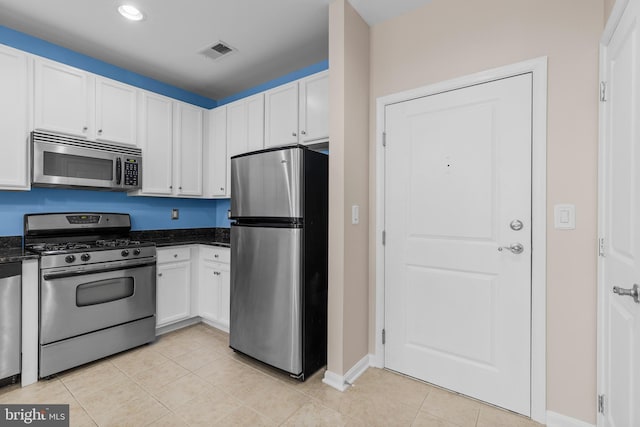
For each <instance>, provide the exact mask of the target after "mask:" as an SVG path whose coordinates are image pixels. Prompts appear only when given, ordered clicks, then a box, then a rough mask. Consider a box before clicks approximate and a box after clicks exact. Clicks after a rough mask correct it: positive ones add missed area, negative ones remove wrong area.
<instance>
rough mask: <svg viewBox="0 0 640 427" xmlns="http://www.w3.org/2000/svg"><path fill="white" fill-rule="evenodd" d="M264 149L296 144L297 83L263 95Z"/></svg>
mask: <svg viewBox="0 0 640 427" xmlns="http://www.w3.org/2000/svg"><path fill="white" fill-rule="evenodd" d="M264 102H265V124H264V127H265V139H264V145H265V147H274V146H277V145H283V144H295V143H297V142H298V82H294V83H290V84H287V85H283V86H279V87H277V88H275V89H271V90H269V91H267V92H266V93H265V96H264Z"/></svg>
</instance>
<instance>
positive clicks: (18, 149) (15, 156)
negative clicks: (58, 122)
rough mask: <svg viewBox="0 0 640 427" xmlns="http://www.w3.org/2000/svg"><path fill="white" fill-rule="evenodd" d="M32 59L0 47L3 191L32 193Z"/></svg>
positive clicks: (0, 176) (0, 182) (0, 184)
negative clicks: (29, 191) (30, 177)
mask: <svg viewBox="0 0 640 427" xmlns="http://www.w3.org/2000/svg"><path fill="white" fill-rule="evenodd" d="M30 76H31V73H30V67H29V57H28V56H27V55H26V54H25V53H23V52H20V51H18V50H15V49H11V48H8V47H5V46H0V94H2V95H1V96H0V135H1V138H0V152H1V153H2V154H1V155H0V189H5V190H28V189H29V167H28V166H29V156H28V153H29V116H30V115H29V107H30V103H29V102H28V100H29V81H30Z"/></svg>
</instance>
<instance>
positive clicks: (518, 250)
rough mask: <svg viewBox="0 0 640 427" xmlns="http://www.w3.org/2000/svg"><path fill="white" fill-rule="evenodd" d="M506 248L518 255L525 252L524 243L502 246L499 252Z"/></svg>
mask: <svg viewBox="0 0 640 427" xmlns="http://www.w3.org/2000/svg"><path fill="white" fill-rule="evenodd" d="M505 249H506V250H509V251H511V252H512V253H514V254H516V255H518V254H521V253H522V252H524V246H522V243H512V244H511V245H510V246H500V247H499V248H498V252H502V251H503V250H505Z"/></svg>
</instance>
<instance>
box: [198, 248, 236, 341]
mask: <svg viewBox="0 0 640 427" xmlns="http://www.w3.org/2000/svg"><path fill="white" fill-rule="evenodd" d="M229 253H230V251H229V249H227V248H216V247H207V246H201V247H200V268H199V271H200V277H199V278H198V292H199V293H198V304H199V309H198V312H199V314H200V317H202V319H203V320H204V321H205V322H206V323H208V324H210V325H212V326H215V327H216V328H218V329H222V330H224V331H228V330H229V305H230V299H229V292H230V285H231V276H230V268H229Z"/></svg>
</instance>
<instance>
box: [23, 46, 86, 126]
mask: <svg viewBox="0 0 640 427" xmlns="http://www.w3.org/2000/svg"><path fill="white" fill-rule="evenodd" d="M89 80H90V77H89V75H88V74H87V73H85V72H83V71H81V70H78V69H76V68H72V67H68V66H66V65H63V64H58V63H55V62H50V61H46V60H43V59H36V61H35V88H34V90H35V127H36V128H37V129H41V130H49V131H54V132H61V133H66V134H70V135H74V136H80V137H87V136H90V135H91V133H90V132H91V130H90V129H91V123H90V116H91V115H90V111H93V109H90V105H91V104H92V99H90V95H92V94H90V87H91V86H90V81H89Z"/></svg>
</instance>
